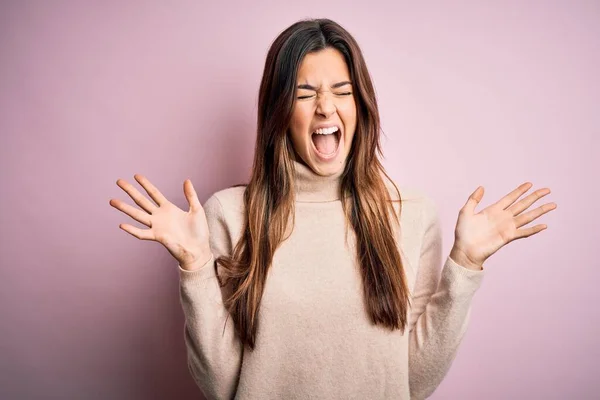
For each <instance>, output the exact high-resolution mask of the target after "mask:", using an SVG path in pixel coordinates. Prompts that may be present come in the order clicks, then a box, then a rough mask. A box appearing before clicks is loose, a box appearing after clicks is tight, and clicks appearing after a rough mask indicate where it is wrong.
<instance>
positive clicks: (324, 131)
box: [314, 126, 338, 135]
mask: <svg viewBox="0 0 600 400" xmlns="http://www.w3.org/2000/svg"><path fill="white" fill-rule="evenodd" d="M337 131H338V127H337V126H332V127H331V128H321V129H317V130H316V131H314V133H316V134H318V135H331V134H332V133H334V132H337Z"/></svg>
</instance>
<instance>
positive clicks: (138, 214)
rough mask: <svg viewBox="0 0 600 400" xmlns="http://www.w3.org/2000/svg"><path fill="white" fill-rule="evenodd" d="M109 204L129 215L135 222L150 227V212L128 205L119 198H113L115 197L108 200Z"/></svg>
mask: <svg viewBox="0 0 600 400" xmlns="http://www.w3.org/2000/svg"><path fill="white" fill-rule="evenodd" d="M109 204H110V205H111V206H113V207H114V208H116V209H117V210H120V211H122V212H124V213H125V214H127V215H129V216H130V217H131V218H133V219H135V220H136V221H137V222H140V223H142V224H144V225H146V226H147V227H149V228H152V220H151V219H150V214H148V213H145V212H143V211H142V210H139V209H137V208H135V207H133V206H130V205H129V204H127V203H124V202H122V201H120V200H115V199H111V200H110V201H109Z"/></svg>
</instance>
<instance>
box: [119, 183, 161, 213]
mask: <svg viewBox="0 0 600 400" xmlns="http://www.w3.org/2000/svg"><path fill="white" fill-rule="evenodd" d="M117 186H119V187H120V188H121V189H123V190H124V191H125V193H127V194H128V195H129V197H131V198H132V199H133V201H135V204H137V205H138V206H140V207H142V209H144V210H145V211H146V212H147V213H148V214H152V213H153V212H154V210H156V204H153V203H152V202H151V201H150V200H148V199H147V198H146V197H145V196H144V195H142V194H141V193H140V192H139V191H138V190H137V189H136V188H135V187H134V186H133V185H132V184H130V183H129V182H127V181H126V180H124V179H117Z"/></svg>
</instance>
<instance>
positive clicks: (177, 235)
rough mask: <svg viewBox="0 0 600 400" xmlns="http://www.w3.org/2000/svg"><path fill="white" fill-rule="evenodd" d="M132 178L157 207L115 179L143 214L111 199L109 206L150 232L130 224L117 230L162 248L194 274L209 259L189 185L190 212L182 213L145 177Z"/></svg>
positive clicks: (202, 221) (203, 220)
mask: <svg viewBox="0 0 600 400" xmlns="http://www.w3.org/2000/svg"><path fill="white" fill-rule="evenodd" d="M134 178H135V180H136V181H137V182H138V183H139V184H140V185H141V186H142V187H143V188H144V189H145V190H146V192H147V193H148V194H149V195H150V197H151V198H152V199H153V200H154V201H155V202H156V204H158V205H156V204H154V203H152V202H151V201H150V200H148V199H147V198H146V197H145V196H143V195H142V194H141V193H140V192H139V191H138V190H137V189H136V188H135V187H133V185H131V184H129V183H128V182H126V181H125V180H123V179H118V180H117V186H119V187H120V188H121V189H123V190H124V191H125V192H126V193H127V194H128V195H129V196H130V197H131V198H132V199H133V201H135V203H136V204H137V205H138V206H140V207H141V208H142V209H143V211H142V210H140V209H138V208H136V207H132V206H130V205H129V204H126V203H124V202H122V201H120V200H118V199H110V201H109V204H110V205H111V206H113V207H114V208H116V209H118V210H120V211H122V212H124V213H125V214H127V215H129V216H130V217H131V218H133V219H135V220H136V221H138V222H140V223H142V224H144V225H146V226H147V227H149V228H150V229H139V228H136V227H135V226H132V225H129V224H119V228H121V229H123V230H124V231H125V232H127V233H130V234H131V235H133V236H135V237H136V238H138V239H141V240H154V241H157V242H159V243H161V244H163V245H164V246H165V247H166V248H167V250H169V253H171V255H172V256H173V257H175V259H176V260H177V261H178V262H179V265H180V266H181V268H183V269H186V270H193V269H196V268H198V267H200V266H202V265H204V264H205V263H206V262H207V261H208V260H209V259H210V257H211V256H212V254H211V250H210V245H209V231H208V224H207V223H206V215H205V214H204V209H203V208H202V205H201V204H200V202H199V201H198V196H197V195H196V191H195V190H194V187H193V186H192V182H191V181H190V180H189V179H186V180H185V181H184V182H183V192H184V194H185V197H186V199H187V200H188V203H189V205H190V209H189V211H188V212H185V211H183V210H181V209H180V208H179V207H177V206H176V205H174V204H173V203H171V202H170V201H169V200H167V199H166V198H165V197H164V196H163V195H162V193H161V192H160V191H159V190H158V189H157V188H156V187H154V185H152V183H150V181H149V180H148V179H146V178H145V177H144V176H142V175H140V174H136V175H134Z"/></svg>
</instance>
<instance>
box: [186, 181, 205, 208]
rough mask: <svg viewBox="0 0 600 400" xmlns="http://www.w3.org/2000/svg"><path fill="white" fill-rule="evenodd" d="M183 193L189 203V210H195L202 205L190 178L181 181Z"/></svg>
mask: <svg viewBox="0 0 600 400" xmlns="http://www.w3.org/2000/svg"><path fill="white" fill-rule="evenodd" d="M183 193H185V198H186V199H187V201H188V203H189V204H190V211H196V210H198V209H200V208H201V207H202V206H201V204H200V201H199V200H198V195H197V194H196V191H195V190H194V185H192V181H191V180H189V179H186V180H185V181H184V182H183Z"/></svg>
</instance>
